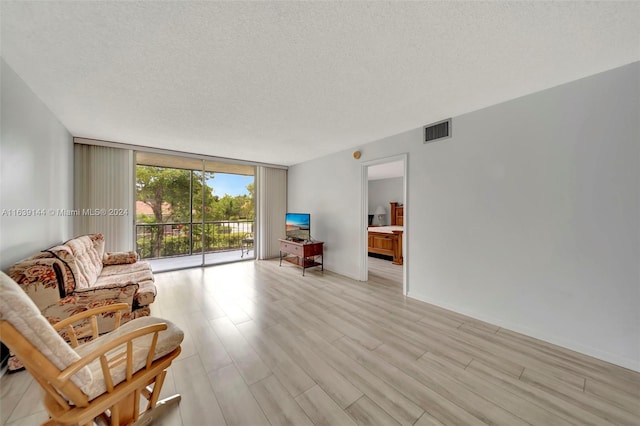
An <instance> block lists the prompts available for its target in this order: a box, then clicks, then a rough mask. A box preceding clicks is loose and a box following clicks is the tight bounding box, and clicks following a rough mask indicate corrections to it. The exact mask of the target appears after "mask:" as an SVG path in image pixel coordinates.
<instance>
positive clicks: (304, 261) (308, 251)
mask: <svg viewBox="0 0 640 426" xmlns="http://www.w3.org/2000/svg"><path fill="white" fill-rule="evenodd" d="M288 255H292V256H288ZM318 256H320V261H319V262H318ZM282 260H286V261H287V262H290V263H293V264H294V265H298V266H300V267H301V268H302V276H303V277H304V270H305V269H307V268H313V267H314V266H320V267H321V268H322V270H323V271H324V243H323V242H322V241H315V242H303V241H292V240H280V266H282Z"/></svg>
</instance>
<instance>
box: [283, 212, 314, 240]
mask: <svg viewBox="0 0 640 426" xmlns="http://www.w3.org/2000/svg"><path fill="white" fill-rule="evenodd" d="M285 226H286V229H287V238H289V239H292V240H296V241H308V240H311V233H310V228H311V215H310V214H309V213H287V215H286V216H285Z"/></svg>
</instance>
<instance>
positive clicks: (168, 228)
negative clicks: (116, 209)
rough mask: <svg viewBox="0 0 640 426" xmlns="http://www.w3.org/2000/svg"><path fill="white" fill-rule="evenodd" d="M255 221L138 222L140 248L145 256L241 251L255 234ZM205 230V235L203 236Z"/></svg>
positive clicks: (138, 243)
mask: <svg viewBox="0 0 640 426" xmlns="http://www.w3.org/2000/svg"><path fill="white" fill-rule="evenodd" d="M253 227H254V221H253V220H217V221H212V222H205V223H204V224H203V223H192V222H172V223H137V224H136V251H137V252H138V255H139V256H140V258H142V259H153V258H159V257H171V256H188V255H192V254H199V253H202V248H203V246H204V252H205V253H212V252H216V251H226V250H239V249H240V248H241V246H242V240H243V239H245V238H246V236H247V235H248V234H251V233H253ZM203 229H204V238H203Z"/></svg>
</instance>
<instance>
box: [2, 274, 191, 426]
mask: <svg viewBox="0 0 640 426" xmlns="http://www.w3.org/2000/svg"><path fill="white" fill-rule="evenodd" d="M0 294H1V295H2V297H0V340H2V342H3V343H4V344H5V345H7V346H8V347H9V348H10V349H11V350H12V351H13V353H15V354H16V355H17V356H18V357H19V358H20V360H22V362H23V364H24V366H25V367H26V369H27V370H28V371H29V373H30V374H31V375H32V376H33V377H34V378H35V379H36V381H37V382H38V383H39V384H40V386H41V387H42V389H43V390H44V406H45V408H46V410H47V412H48V413H49V416H50V419H49V420H48V421H46V422H45V423H43V426H53V425H75V424H78V425H82V426H84V425H93V424H94V420H95V421H96V422H98V423H99V424H100V423H102V424H109V425H112V426H117V425H130V424H134V425H148V424H150V423H151V421H152V420H153V418H154V417H157V416H158V414H160V411H162V409H163V408H166V407H167V404H169V403H171V402H178V401H179V400H180V395H175V396H173V397H170V398H167V399H165V400H163V401H158V397H159V395H160V391H161V389H162V384H163V381H164V378H165V375H166V369H167V368H168V367H169V366H170V365H171V362H172V361H173V360H174V359H175V358H176V357H177V356H178V355H179V354H180V343H181V342H182V339H183V337H184V334H183V333H182V330H180V329H179V328H178V327H176V326H175V325H173V324H172V323H170V322H169V321H164V320H161V319H158V318H152V317H143V318H138V319H135V320H133V321H130V322H128V323H126V324H124V325H122V326H121V327H118V328H116V329H115V330H114V331H112V332H110V333H108V334H105V335H103V336H98V326H97V318H96V315H98V314H101V313H104V312H113V315H114V321H115V323H116V326H119V322H120V312H119V311H120V310H122V309H127V308H128V305H127V304H114V305H110V306H103V307H100V308H97V309H93V310H89V311H85V312H82V313H80V314H78V315H75V316H73V317H70V318H67V319H65V320H64V321H62V322H60V323H58V324H56V325H55V326H51V325H50V324H49V322H48V321H47V320H46V319H45V317H44V316H43V315H41V314H40V311H39V310H38V308H37V307H36V305H35V304H34V303H33V301H32V300H31V299H29V297H28V296H27V294H26V293H25V292H24V291H23V290H22V289H21V288H20V286H19V285H18V284H16V283H15V282H14V281H13V280H12V279H11V278H9V277H8V276H7V275H6V274H4V273H3V272H0ZM78 321H79V322H80V323H81V324H86V323H87V322H88V327H84V329H78V328H77V327H74V324H75V323H77V322H78ZM58 332H63V333H66V337H68V339H69V340H70V342H71V345H69V344H68V343H67V342H66V341H65V340H64V339H63V338H62V336H61V335H60V334H59V333H58ZM87 332H89V335H90V336H91V337H93V340H91V341H89V342H87V343H85V344H82V345H79V341H80V340H82V337H85V336H86V335H87ZM140 396H142V397H144V398H145V399H146V400H147V401H148V402H147V406H146V409H145V410H144V411H143V412H141V411H140Z"/></svg>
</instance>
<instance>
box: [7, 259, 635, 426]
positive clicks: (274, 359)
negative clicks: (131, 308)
mask: <svg viewBox="0 0 640 426" xmlns="http://www.w3.org/2000/svg"><path fill="white" fill-rule="evenodd" d="M305 275H306V276H305V277H304V278H303V277H302V276H301V271H300V269H298V268H295V267H294V266H292V265H288V264H287V265H283V266H282V267H278V262H277V261H262V262H253V261H251V262H242V263H236V264H228V265H221V266H214V267H209V268H199V269H193V270H184V271H176V272H167V273H161V274H157V276H156V280H157V285H158V297H157V299H156V302H155V303H154V304H153V305H152V307H153V308H152V311H153V315H154V316H160V317H164V318H166V319H169V320H171V321H173V322H175V323H176V324H178V325H179V326H180V327H182V329H183V330H184V331H185V340H184V343H183V345H182V346H183V351H182V354H181V355H180V357H179V358H178V360H176V361H175V362H174V363H173V365H172V367H171V369H170V370H169V374H168V377H167V380H166V381H165V388H164V390H163V392H164V394H165V395H170V394H172V393H175V392H179V393H181V394H182V401H181V402H180V405H179V406H177V407H175V408H172V409H171V411H169V412H168V413H167V415H166V416H165V417H163V418H162V420H161V421H160V422H157V423H156V424H162V425H189V426H192V425H193V426H197V425H225V424H227V425H251V426H256V425H269V424H272V425H279V424H288V425H355V424H373V425H376V424H378V425H397V424H401V425H416V426H424V425H440V424H445V425H448V424H465V425H467V424H469V425H473V424H485V423H486V424H504V425H519V424H536V425H568V424H575V425H610V424H616V425H638V424H640V374H638V373H635V372H632V371H629V370H626V369H624V368H620V367H617V366H614V365H611V364H608V363H606V362H602V361H599V360H596V359H593V358H590V357H588V356H585V355H581V354H578V353H575V352H572V351H570V350H566V349H563V348H560V347H557V346H554V345H551V344H548V343H545V342H541V341H538V340H535V339H532V338H530V337H527V336H523V335H520V334H517V333H514V332H510V331H508V330H504V329H501V328H499V327H496V326H493V325H491V324H487V323H484V322H481V321H478V320H474V319H472V318H468V317H465V316H463V315H459V314H456V313H453V312H450V311H447V310H444V309H441V308H438V307H435V306H432V305H429V304H426V303H422V302H419V301H416V300H412V299H408V298H405V297H403V296H402V295H401V291H400V288H401V286H400V284H398V282H395V283H394V282H393V281H385V279H384V278H380V276H379V275H378V274H376V273H375V272H374V273H373V274H372V275H373V279H372V281H371V283H361V282H357V281H354V280H351V279H348V278H345V277H343V276H340V275H337V274H334V273H331V272H329V271H325V272H324V273H322V272H321V271H319V270H316V269H309V270H307V271H306V274H305ZM0 385H1V388H0V389H1V393H0V396H1V402H2V405H1V413H2V419H1V420H2V424H6V425H33V424H38V422H40V421H42V420H44V419H45V417H46V415H45V414H44V412H43V411H42V407H41V405H40V404H39V402H38V401H39V398H40V396H39V392H38V391H37V386H36V385H35V383H34V382H33V380H32V379H31V378H30V376H29V375H28V373H26V372H20V373H16V374H10V375H5V376H4V377H3V378H2V379H1V380H0Z"/></svg>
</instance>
